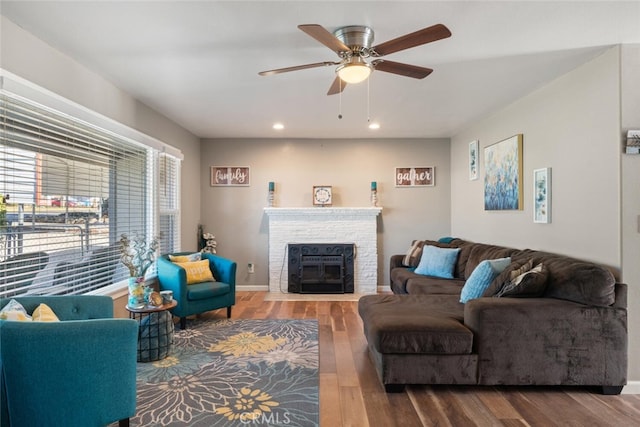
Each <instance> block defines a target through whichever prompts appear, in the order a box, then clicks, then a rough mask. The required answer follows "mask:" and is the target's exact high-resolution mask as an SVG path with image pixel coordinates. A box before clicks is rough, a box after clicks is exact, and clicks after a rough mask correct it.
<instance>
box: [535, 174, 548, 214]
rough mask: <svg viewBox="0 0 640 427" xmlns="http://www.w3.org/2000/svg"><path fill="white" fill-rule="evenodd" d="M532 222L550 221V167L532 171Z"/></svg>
mask: <svg viewBox="0 0 640 427" xmlns="http://www.w3.org/2000/svg"><path fill="white" fill-rule="evenodd" d="M533 222H538V223H541V224H549V223H550V222H551V168H542V169H535V170H534V171H533Z"/></svg>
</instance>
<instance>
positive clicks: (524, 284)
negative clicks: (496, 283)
mask: <svg viewBox="0 0 640 427" xmlns="http://www.w3.org/2000/svg"><path fill="white" fill-rule="evenodd" d="M548 275H549V271H548V270H547V268H546V267H545V266H544V264H542V263H540V264H538V265H536V266H535V267H533V268H532V269H531V270H529V271H526V272H524V273H522V274H521V275H519V276H517V277H515V278H513V279H512V280H510V281H509V282H507V283H506V284H505V285H504V286H503V287H502V289H500V291H499V292H498V293H497V294H496V295H495V296H496V297H519V298H535V297H539V296H541V295H542V294H543V293H544V290H545V289H546V288H547V277H548Z"/></svg>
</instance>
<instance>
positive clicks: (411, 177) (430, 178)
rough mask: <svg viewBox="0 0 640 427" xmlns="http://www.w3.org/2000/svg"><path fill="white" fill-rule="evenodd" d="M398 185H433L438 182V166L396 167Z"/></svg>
mask: <svg viewBox="0 0 640 427" xmlns="http://www.w3.org/2000/svg"><path fill="white" fill-rule="evenodd" d="M395 182H396V187H433V186H434V185H435V184H436V168H435V167H433V166H425V167H404V168H396V175H395Z"/></svg>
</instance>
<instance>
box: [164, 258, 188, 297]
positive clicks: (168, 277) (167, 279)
mask: <svg viewBox="0 0 640 427" xmlns="http://www.w3.org/2000/svg"><path fill="white" fill-rule="evenodd" d="M157 263H158V264H157V268H158V283H159V286H160V290H162V291H165V290H167V291H172V292H173V298H174V299H175V300H178V301H184V300H185V299H186V298H187V272H186V271H185V269H184V268H182V267H180V266H179V265H178V264H176V263H174V262H171V261H169V260H168V259H166V258H165V257H159V258H158V261H157Z"/></svg>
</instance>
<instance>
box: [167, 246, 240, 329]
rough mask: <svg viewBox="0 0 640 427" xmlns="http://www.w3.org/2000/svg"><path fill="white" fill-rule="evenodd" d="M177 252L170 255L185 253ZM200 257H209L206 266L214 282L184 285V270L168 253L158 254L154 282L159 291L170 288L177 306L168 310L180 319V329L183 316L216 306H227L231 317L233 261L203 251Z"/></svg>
mask: <svg viewBox="0 0 640 427" xmlns="http://www.w3.org/2000/svg"><path fill="white" fill-rule="evenodd" d="M190 253H191V252H180V253H176V254H172V255H187V254H190ZM202 259H207V260H209V268H210V269H211V272H212V273H213V277H214V279H215V280H216V281H215V282H203V283H196V284H192V285H187V273H186V271H185V269H184V268H182V267H180V266H179V265H178V264H175V263H173V262H171V261H170V260H169V255H162V256H160V257H158V261H157V262H158V282H159V284H160V290H161V291H165V290H170V291H173V299H175V300H176V301H177V302H178V305H177V306H176V307H175V308H174V309H173V310H171V312H172V313H173V314H174V315H175V316H177V317H179V318H180V328H182V329H185V328H186V326H187V319H186V318H187V316H191V315H193V314H199V313H204V312H206V311H210V310H216V309H219V308H224V307H226V308H227V317H231V307H232V306H233V305H234V304H235V303H236V269H237V264H236V262H234V261H232V260H230V259H226V258H223V257H221V256H218V255H215V254H209V253H203V254H202Z"/></svg>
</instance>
